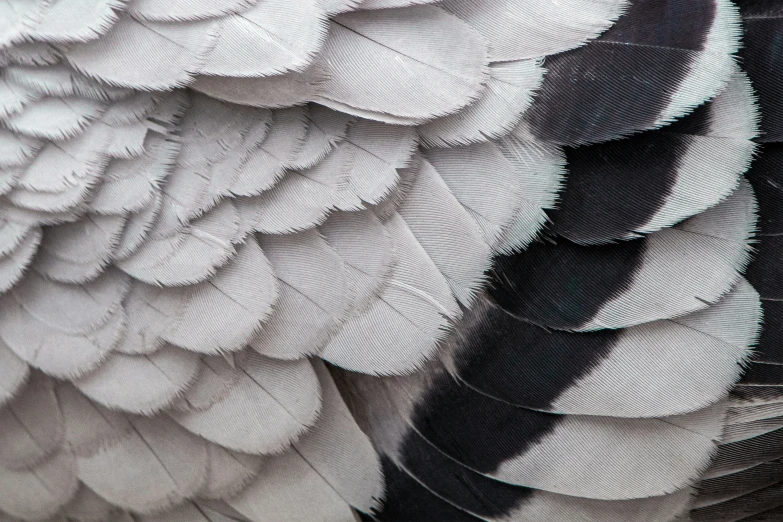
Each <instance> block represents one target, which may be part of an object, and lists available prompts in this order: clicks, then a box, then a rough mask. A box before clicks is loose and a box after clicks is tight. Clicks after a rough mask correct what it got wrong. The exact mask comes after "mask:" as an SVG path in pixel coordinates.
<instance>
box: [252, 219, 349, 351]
mask: <svg viewBox="0 0 783 522" xmlns="http://www.w3.org/2000/svg"><path fill="white" fill-rule="evenodd" d="M258 242H259V245H260V246H261V249H262V250H263V251H264V253H266V255H267V257H268V258H269V261H270V262H271V263H272V268H273V270H274V272H275V275H276V276H277V280H278V282H279V288H280V296H279V297H278V300H277V302H276V304H275V313H274V314H272V316H271V317H270V319H269V321H268V322H267V323H266V324H264V327H263V328H262V329H261V331H260V332H259V333H258V335H256V336H255V337H254V338H253V339H252V340H251V341H250V346H251V347H252V348H253V349H254V350H256V351H257V352H258V353H260V354H262V355H266V356H267V357H275V358H281V359H299V358H301V357H306V356H308V355H314V354H316V353H318V352H319V351H320V350H321V349H322V348H323V347H324V346H325V344H326V343H327V341H328V339H329V334H330V333H332V332H333V331H334V329H335V328H336V327H337V325H338V324H339V321H340V320H341V319H342V317H343V314H344V313H345V310H346V307H347V301H348V281H347V270H346V267H345V265H344V264H343V262H342V260H341V259H340V256H339V255H338V254H337V252H335V251H334V250H333V249H332V248H330V246H329V245H328V244H327V242H326V241H325V240H324V239H323V237H321V236H320V235H319V234H318V232H316V231H314V230H313V231H308V232H302V233H300V234H291V235H287V236H261V237H259V238H258Z"/></svg>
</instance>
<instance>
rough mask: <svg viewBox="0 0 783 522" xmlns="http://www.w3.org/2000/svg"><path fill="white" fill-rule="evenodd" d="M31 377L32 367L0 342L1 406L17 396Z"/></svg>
mask: <svg viewBox="0 0 783 522" xmlns="http://www.w3.org/2000/svg"><path fill="white" fill-rule="evenodd" d="M29 377H30V367H29V366H27V364H26V363H25V362H24V361H23V360H22V359H20V358H19V357H18V356H17V355H16V354H14V352H13V351H12V350H11V349H10V348H9V347H8V346H6V345H5V343H3V342H0V383H2V384H0V406H4V405H5V404H7V403H8V401H10V400H12V399H13V398H14V397H16V396H17V394H18V393H19V392H20V391H21V390H22V389H23V386H24V385H25V383H26V382H27V379H28V378H29Z"/></svg>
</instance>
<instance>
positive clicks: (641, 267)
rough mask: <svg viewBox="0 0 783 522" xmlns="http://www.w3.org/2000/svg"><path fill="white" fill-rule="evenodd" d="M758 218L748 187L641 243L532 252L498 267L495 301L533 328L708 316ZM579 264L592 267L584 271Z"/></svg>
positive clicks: (740, 261)
mask: <svg viewBox="0 0 783 522" xmlns="http://www.w3.org/2000/svg"><path fill="white" fill-rule="evenodd" d="M755 212H756V204H755V199H754V198H753V194H752V189H751V188H750V186H749V185H748V184H747V182H743V183H741V184H740V186H739V188H738V189H737V190H736V191H735V192H734V193H733V194H732V195H731V196H729V197H728V198H726V199H725V200H724V201H723V202H722V203H720V204H719V205H717V206H715V207H713V208H711V209H709V210H707V211H706V212H703V213H701V214H698V215H697V216H695V217H693V218H691V219H689V220H687V221H685V222H683V223H681V224H679V225H677V226H676V227H673V228H670V229H665V230H661V231H659V232H656V233H654V234H651V235H649V236H647V238H646V239H644V240H641V241H631V242H624V243H621V244H616V245H605V246H601V247H591V248H587V247H581V246H576V245H573V244H571V243H569V242H567V241H561V242H559V243H558V244H557V245H556V246H554V247H551V246H550V247H547V246H544V245H542V244H538V245H533V246H531V247H530V248H529V249H528V250H527V251H526V252H524V253H522V254H517V255H514V256H510V257H506V258H501V259H500V260H498V261H497V263H496V267H495V269H494V274H495V275H494V276H493V279H494V280H496V281H503V282H504V284H503V285H502V286H497V287H494V288H490V294H491V295H492V296H493V297H494V298H495V300H496V301H497V302H498V304H500V306H501V307H503V308H504V309H506V310H508V311H509V312H511V313H513V314H515V315H518V316H520V317H524V318H527V319H528V320H530V321H531V322H533V323H536V324H540V325H546V326H550V327H554V328H559V329H566V330H578V331H588V330H596V329H599V328H622V327H627V326H631V325H634V324H640V323H644V322H649V321H654V320H657V319H663V318H671V317H676V316H679V315H684V314H687V313H690V312H695V311H697V310H702V309H704V308H706V307H707V306H708V305H709V303H714V302H715V301H716V300H717V299H718V298H719V297H720V296H721V295H722V294H723V293H725V292H726V291H728V290H729V289H730V288H731V286H732V285H733V284H734V282H735V281H736V280H737V278H738V272H739V271H742V270H743V269H744V267H745V266H746V264H747V263H748V261H749V252H748V249H747V247H746V245H745V241H746V239H747V237H748V236H749V234H750V232H751V230H752V229H753V227H754V224H755ZM558 250H560V252H561V253H557V254H556V253H555V252H554V251H558ZM674 252H681V254H674ZM696 252H698V254H696ZM691 255H696V256H697V257H698V259H699V260H698V262H697V261H696V260H695V259H696V258H695V257H690V258H689V257H688V256H691ZM675 259H678V260H679V261H678V262H677V263H675V262H674V260H675ZM580 260H585V261H587V263H589V264H590V266H589V267H588V265H587V264H584V265H581V266H580V264H581V261H580ZM539 263H541V264H539ZM560 263H562V265H560ZM680 263H681V264H680ZM561 266H562V268H560V267H561ZM707 266H709V267H710V268H707ZM629 267H633V268H631V269H629ZM558 271H562V272H559V273H558ZM566 272H567V273H568V276H567V277H565V276H564V275H563V274H565V273H566ZM523 274H524V275H523ZM521 278H524V280H525V281H524V283H523V282H522V279H521ZM577 285H578V286H577ZM566 286H567V287H568V288H567V289H566ZM588 288H589V290H588Z"/></svg>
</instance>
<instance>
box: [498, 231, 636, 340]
mask: <svg viewBox="0 0 783 522" xmlns="http://www.w3.org/2000/svg"><path fill="white" fill-rule="evenodd" d="M644 250H645V240H639V241H626V242H623V243H619V244H615V245H602V246H594V247H585V246H579V245H576V244H574V243H572V242H570V241H567V240H561V241H559V242H558V243H557V244H554V245H553V244H544V243H536V244H533V245H531V246H530V247H529V248H528V249H527V250H526V251H524V252H522V253H519V254H514V255H511V256H505V257H501V258H499V259H497V261H496V263H495V267H494V269H493V270H492V273H491V276H492V284H491V286H490V289H489V292H490V294H491V295H492V297H493V298H494V299H495V301H496V302H497V303H498V304H499V305H500V306H501V307H503V308H504V309H506V310H507V311H508V312H510V313H512V314H514V315H517V316H519V317H522V318H524V319H527V320H529V321H531V322H533V323H535V324H538V325H543V326H548V327H551V328H558V329H561V330H573V329H577V328H579V327H580V326H581V325H583V324H585V323H586V322H588V321H589V320H590V319H591V318H592V317H593V316H594V315H595V314H596V313H597V312H598V311H599V310H600V309H601V307H602V306H603V305H604V304H605V303H606V302H608V301H610V300H611V299H612V298H614V297H616V296H617V295H618V294H620V293H621V292H622V291H624V290H625V289H627V288H628V287H629V286H630V285H631V282H632V281H633V277H634V274H635V272H636V271H637V270H638V269H639V268H640V267H641V263H642V259H643V256H644Z"/></svg>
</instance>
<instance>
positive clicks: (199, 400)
mask: <svg viewBox="0 0 783 522" xmlns="http://www.w3.org/2000/svg"><path fill="white" fill-rule="evenodd" d="M243 357H244V352H240V353H238V354H234V355H232V356H231V357H225V356H221V355H202V356H201V365H200V367H201V370H200V372H199V374H198V378H197V379H196V380H195V381H194V382H193V383H192V384H191V386H189V387H188V389H187V393H184V394H182V396H181V397H179V398H178V399H177V400H176V401H174V402H173V403H172V404H171V409H172V410H176V411H184V412H187V411H191V410H196V411H203V410H207V409H209V408H210V407H212V406H213V405H215V404H216V403H217V402H219V401H222V400H224V399H225V398H226V395H227V394H228V393H230V392H231V390H232V389H233V388H234V387H235V386H236V385H237V383H238V382H239V379H240V377H241V376H242V375H243V374H242V372H239V371H237V368H236V363H237V360H238V359H242V358H243Z"/></svg>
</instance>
